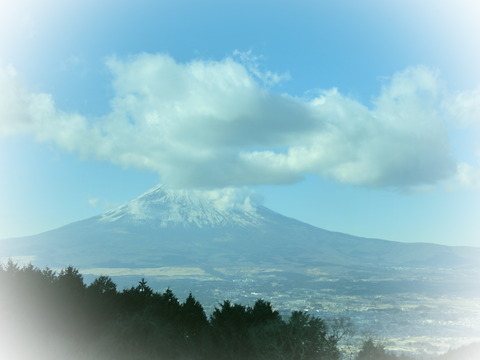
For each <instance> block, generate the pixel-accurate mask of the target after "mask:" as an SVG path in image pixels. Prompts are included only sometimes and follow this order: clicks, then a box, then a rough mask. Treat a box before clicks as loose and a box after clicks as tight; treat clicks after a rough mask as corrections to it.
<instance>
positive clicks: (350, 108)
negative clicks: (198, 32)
mask: <svg viewBox="0 0 480 360" xmlns="http://www.w3.org/2000/svg"><path fill="white" fill-rule="evenodd" d="M236 55H237V57H238V54H236ZM248 56H250V55H249V54H246V55H244V56H243V58H241V59H242V62H239V61H236V60H235V59H234V58H226V59H224V60H221V61H204V60H195V61H191V62H188V63H178V62H176V61H175V60H174V59H173V58H172V57H170V56H168V55H164V54H155V55H152V54H140V55H137V56H134V57H131V58H129V59H126V60H125V59H118V58H110V59H109V60H108V61H107V67H108V68H109V69H110V71H111V73H112V78H113V79H112V85H113V89H114V93H115V96H114V98H113V99H112V100H111V112H110V113H108V114H106V115H104V116H99V117H97V118H87V117H85V116H83V115H81V114H72V113H66V112H63V111H61V110H59V109H57V108H56V107H55V104H54V100H53V97H52V96H51V95H49V94H32V93H29V92H28V91H27V90H26V89H24V88H22V87H21V86H20V85H19V82H18V80H17V79H16V75H15V72H14V71H13V70H12V69H10V70H1V71H0V91H1V92H2V97H1V99H0V116H1V118H0V136H1V135H3V136H10V135H12V134H15V133H31V134H33V135H34V136H35V138H36V139H37V140H39V141H42V142H53V143H55V144H57V145H58V146H59V147H61V148H64V149H66V150H68V151H72V152H78V153H79V154H80V156H82V157H86V158H94V159H97V160H101V161H108V162H112V163H114V164H118V165H122V166H125V167H134V168H139V169H146V170H149V171H155V172H157V173H159V174H160V175H161V177H162V181H163V182H164V183H166V184H168V185H169V186H172V187H209V188H215V187H227V186H247V185H256V184H288V183H294V182H298V181H300V180H301V179H302V178H303V177H304V176H305V175H308V174H316V175H318V176H322V177H327V178H333V179H335V180H338V181H341V182H344V183H347V184H353V185H358V186H365V187H373V188H400V189H409V188H414V187H417V186H422V185H429V184H435V183H437V182H439V181H442V180H447V179H451V178H454V177H455V176H456V171H457V167H458V166H457V164H456V161H455V159H453V157H452V149H451V147H450V144H449V139H448V134H447V130H446V126H445V123H446V121H448V120H449V119H450V118H449V117H448V116H447V115H450V116H451V115H452V113H453V112H458V111H462V113H463V114H469V118H470V117H471V115H470V114H471V113H472V111H475V107H478V103H477V102H476V100H475V99H476V95H477V93H471V94H470V93H469V98H468V99H470V100H468V101H466V100H465V99H466V95H465V94H467V93H465V94H463V95H461V96H460V97H458V96H457V98H454V97H449V96H448V94H447V92H446V91H445V89H444V87H443V85H442V82H441V81H440V80H439V78H438V74H437V73H436V72H435V71H432V70H431V69H429V68H427V67H422V66H419V67H413V68H408V69H406V70H404V71H402V72H399V73H397V74H394V75H393V76H392V77H391V79H389V81H388V82H386V83H385V84H384V86H383V88H382V89H381V91H380V94H379V95H378V96H377V97H376V98H374V99H373V101H372V106H371V107H367V106H366V105H363V104H361V103H359V102H358V101H357V100H355V99H352V98H349V97H348V96H345V95H342V94H341V93H340V92H339V91H338V90H336V89H330V90H325V91H322V92H320V93H319V94H318V95H317V96H316V97H314V98H311V99H304V98H299V97H295V96H291V95H288V94H277V93H275V92H274V90H273V88H272V86H274V85H275V83H276V82H278V81H281V80H282V79H283V80H285V79H286V75H277V74H274V73H271V72H264V73H263V74H265V76H264V77H263V78H262V76H263V75H262V73H261V72H260V70H259V67H258V66H255V64H252V62H250V63H249V62H248V61H247V60H248ZM252 61H255V58H253V60H252ZM245 63H247V65H245ZM252 69H253V70H252ZM262 79H263V80H262ZM265 79H270V81H269V82H268V84H266V81H265ZM472 99H473V100H472ZM472 104H473V105H472ZM446 107H448V108H451V109H454V110H455V111H450V112H449V111H445V109H446ZM459 107H460V108H461V109H460V108H459ZM463 122H465V121H463ZM462 169H463V175H464V176H465V173H466V172H465V167H462ZM465 181H466V180H465V179H464V182H465Z"/></svg>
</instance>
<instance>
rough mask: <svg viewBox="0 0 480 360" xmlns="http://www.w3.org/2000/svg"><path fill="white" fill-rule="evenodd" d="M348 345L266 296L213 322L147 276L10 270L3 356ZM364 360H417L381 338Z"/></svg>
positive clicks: (333, 356)
mask: <svg viewBox="0 0 480 360" xmlns="http://www.w3.org/2000/svg"><path fill="white" fill-rule="evenodd" d="M339 323H341V322H339ZM341 338H342V331H339V329H338V328H337V329H329V327H328V326H327V324H326V322H325V321H324V320H322V319H319V318H317V317H314V316H311V315H309V314H307V313H305V312H299V311H294V312H292V313H291V314H290V316H289V317H287V318H282V317H281V316H280V314H279V313H278V311H276V310H274V309H273V308H272V305H271V304H270V303H269V302H267V301H264V300H260V299H259V300H257V301H256V302H255V304H254V305H253V306H244V305H240V304H234V303H231V302H230V301H228V300H227V301H224V302H223V303H221V304H219V305H218V306H217V307H215V309H214V310H213V312H212V314H211V315H210V316H209V317H207V316H206V314H205V311H204V309H203V307H202V305H201V304H200V303H199V302H198V301H197V300H196V299H195V298H194V297H193V295H192V294H190V295H189V296H188V297H187V298H186V299H185V300H184V301H183V302H181V301H179V299H178V298H177V297H176V296H175V294H174V293H173V292H172V291H171V290H170V289H167V290H166V291H165V292H163V293H160V292H155V291H153V289H152V288H150V287H149V286H148V284H147V282H146V281H145V280H144V279H141V280H140V281H139V283H138V285H137V286H135V287H131V288H126V289H123V290H122V291H118V290H117V285H116V284H115V283H114V282H113V281H112V279H111V278H110V277H107V276H100V277H98V278H96V279H95V280H94V281H93V282H92V283H91V284H89V285H86V284H85V283H84V280H83V276H82V275H81V274H80V272H79V270H77V269H76V268H74V267H72V266H69V267H67V268H65V269H63V270H61V271H60V272H59V273H56V272H54V271H52V270H51V269H49V268H45V269H43V270H41V269H39V268H37V267H34V266H33V265H31V264H30V265H27V266H23V267H20V266H18V265H17V264H15V263H14V262H12V261H10V260H9V261H8V263H7V264H5V265H1V264H0V359H16V360H20V359H40V360H43V359H49V360H55V359H72V360H80V359H82V360H84V359H96V360H111V359H112V360H113V359H129V360H130V359H132V360H136V359H169V360H170V359H171V360H175V359H181V360H187V359H188V360H201V359H209V360H217V359H218V360H227V359H228V360H236V359H241V360H249V359H259V360H269V359H275V360H287V359H288V360H313V359H322V360H338V359H340V357H341V354H340V351H339V346H338V345H339V340H340V339H341ZM477 345H478V344H477ZM477 349H478V346H477ZM467 350H469V349H467ZM447 355H448V354H447ZM447 355H445V359H447V358H448V359H450V358H451V357H447ZM350 358H352V356H350ZM354 358H355V360H401V359H407V357H406V356H396V355H394V354H391V353H388V352H386V351H385V349H384V347H383V346H382V345H381V344H380V343H378V342H374V341H373V340H371V339H367V340H366V341H364V343H363V346H362V347H361V348H360V349H359V351H358V353H357V354H356V355H355V357H354ZM442 359H443V358H442Z"/></svg>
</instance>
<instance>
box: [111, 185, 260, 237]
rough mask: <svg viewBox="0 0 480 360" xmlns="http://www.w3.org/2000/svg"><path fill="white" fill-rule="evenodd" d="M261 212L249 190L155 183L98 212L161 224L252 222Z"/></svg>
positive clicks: (185, 224) (130, 221)
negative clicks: (153, 185)
mask: <svg viewBox="0 0 480 360" xmlns="http://www.w3.org/2000/svg"><path fill="white" fill-rule="evenodd" d="M260 219H261V215H260V214H259V212H258V205H257V204H255V203H254V202H253V201H252V199H251V193H246V192H242V191H241V190H238V189H232V188H226V189H222V190H176V189H168V188H167V187H165V186H164V185H159V186H157V187H155V188H153V189H151V190H149V191H147V192H146V193H144V194H142V195H140V196H139V197H138V198H136V199H134V200H131V201H129V202H128V203H126V204H124V205H122V206H120V207H118V208H116V209H113V210H110V211H108V212H106V213H105V214H103V215H102V216H101V221H103V222H113V221H118V220H121V221H125V222H127V223H134V224H148V225H150V226H155V227H160V228H165V227H169V226H183V227H190V226H196V227H214V226H225V225H254V224H257V223H258V222H259V220H260Z"/></svg>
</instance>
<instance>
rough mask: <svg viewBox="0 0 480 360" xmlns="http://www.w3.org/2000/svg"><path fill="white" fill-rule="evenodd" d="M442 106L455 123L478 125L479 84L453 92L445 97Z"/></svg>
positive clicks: (479, 124) (479, 111)
mask: <svg viewBox="0 0 480 360" xmlns="http://www.w3.org/2000/svg"><path fill="white" fill-rule="evenodd" d="M444 106H445V109H446V111H448V112H449V114H450V116H451V118H452V120H453V121H454V122H456V123H457V124H459V125H462V126H466V127H471V126H477V127H478V126H480V86H479V87H477V88H476V89H474V90H470V91H461V92H458V93H456V94H454V95H453V96H451V97H449V98H448V99H446V101H445V104H444Z"/></svg>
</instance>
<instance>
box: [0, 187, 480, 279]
mask: <svg viewBox="0 0 480 360" xmlns="http://www.w3.org/2000/svg"><path fill="white" fill-rule="evenodd" d="M0 245H1V248H0V256H1V257H2V258H3V259H5V258H7V257H16V258H20V257H24V258H28V259H32V260H33V262H34V263H35V264H36V265H39V266H50V267H63V266H67V265H69V264H74V265H75V266H77V267H80V268H92V267H108V268H116V267H127V268H145V267H162V266H175V267H192V266H194V267H198V268H201V269H215V268H235V267H244V268H245V267H259V266H261V267H264V268H268V267H271V268H275V269H281V270H282V271H291V272H305V271H307V270H308V269H312V268H319V267H328V268H330V269H331V268H337V269H338V268H343V269H351V268H355V267H356V268H359V267H360V268H364V269H367V268H368V269H380V268H387V267H398V266H402V267H405V266H406V267H420V266H434V267H450V266H456V267H459V266H463V267H465V266H475V265H477V264H478V259H480V249H478V248H466V247H465V248H462V247H447V246H441V245H434V244H406V243H399V242H393V241H385V240H378V239H366V238H359V237H355V236H351V235H347V234H342V233H336V232H330V231H326V230H322V229H319V228H316V227H313V226H311V225H308V224H305V223H302V222H300V221H298V220H295V219H291V218H288V217H285V216H282V215H280V214H278V213H275V212H273V211H271V210H269V209H267V208H265V207H263V206H261V205H258V204H255V203H254V202H252V201H251V200H250V198H249V197H243V198H238V196H237V194H236V193H235V192H233V191H229V190H225V191H223V192H218V191H210V192H209V191H180V190H168V189H166V188H164V187H163V186H158V187H156V188H154V189H152V190H150V191H148V192H146V193H145V194H143V195H141V196H140V197H138V198H137V199H134V200H132V201H130V202H128V203H126V204H124V205H122V206H120V207H118V208H117V209H114V210H111V211H108V212H106V213H105V214H102V215H99V216H95V217H92V218H90V219H86V220H82V221H78V222H75V223H72V224H69V225H66V226H63V227H61V228H58V229H55V230H51V231H48V232H45V233H41V234H38V235H34V236H29V237H23V238H14V239H5V240H1V242H0Z"/></svg>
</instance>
